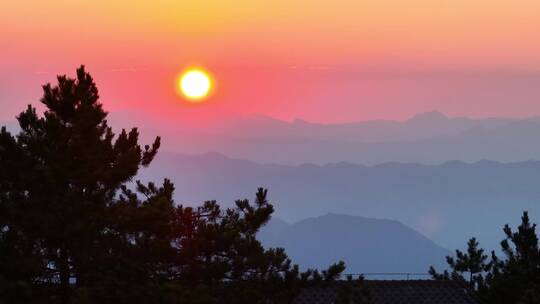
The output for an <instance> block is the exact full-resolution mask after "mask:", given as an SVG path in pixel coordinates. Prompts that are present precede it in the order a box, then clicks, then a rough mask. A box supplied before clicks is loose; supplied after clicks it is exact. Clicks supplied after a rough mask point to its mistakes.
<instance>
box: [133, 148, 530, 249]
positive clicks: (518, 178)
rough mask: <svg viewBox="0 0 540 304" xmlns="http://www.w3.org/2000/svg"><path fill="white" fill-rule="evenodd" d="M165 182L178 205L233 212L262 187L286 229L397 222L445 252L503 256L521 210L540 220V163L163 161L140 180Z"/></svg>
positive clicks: (163, 157) (217, 157)
mask: <svg viewBox="0 0 540 304" xmlns="http://www.w3.org/2000/svg"><path fill="white" fill-rule="evenodd" d="M165 177H168V178H170V179H172V181H173V182H174V183H175V185H176V189H177V190H176V199H177V202H179V203H185V204H193V205H198V204H200V203H201V202H203V201H205V200H210V199H216V200H218V201H219V202H221V203H223V204H224V205H231V204H232V202H234V200H235V199H238V198H252V197H253V193H255V190H256V188H257V187H259V186H264V187H267V188H269V194H270V200H271V201H272V203H273V204H274V205H275V207H276V217H279V218H283V219H284V220H286V221H289V222H296V221H299V220H302V219H306V218H309V217H318V216H321V215H324V214H327V213H340V214H348V215H359V216H364V217H369V218H386V219H394V220H398V221H400V222H402V223H403V224H405V225H407V226H409V227H412V228H413V229H415V230H417V231H419V232H421V233H422V234H424V235H426V236H427V237H429V238H430V239H432V240H434V241H435V242H436V243H438V244H441V245H442V246H444V247H445V248H458V247H462V246H463V245H464V243H465V241H466V240H467V239H468V238H469V237H472V236H476V237H478V238H479V240H480V242H481V244H483V245H485V246H486V247H488V248H498V244H499V241H500V240H501V238H502V235H503V234H502V230H501V228H502V226H503V225H504V224H505V223H510V224H513V223H517V222H518V221H519V217H520V214H521V212H522V211H523V210H529V211H530V213H531V216H532V218H533V219H539V218H540V208H539V206H540V204H539V202H540V187H539V184H540V162H538V161H526V162H517V163H506V164H505V163H498V162H491V161H480V162H475V163H464V162H459V161H450V162H446V163H444V164H441V165H421V164H400V163H386V164H381V165H376V166H365V165H357V164H351V163H335V164H327V165H298V166H289V165H275V164H258V163H255V162H250V161H244V160H238V159H232V158H228V157H226V156H223V155H221V154H217V153H208V154H202V155H182V154H174V153H161V154H160V155H158V157H157V159H156V160H155V162H154V163H153V165H152V166H150V167H149V168H147V169H145V170H143V171H142V172H141V178H143V179H144V180H154V181H158V180H161V179H162V178H165Z"/></svg>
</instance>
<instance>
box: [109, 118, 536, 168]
mask: <svg viewBox="0 0 540 304" xmlns="http://www.w3.org/2000/svg"><path fill="white" fill-rule="evenodd" d="M137 117H138V116H135V115H125V113H112V114H111V121H112V123H113V124H114V125H117V126H131V125H136V126H140V127H141V130H142V134H143V135H144V136H146V137H145V138H144V139H145V140H146V141H149V140H150V136H148V135H162V137H163V138H164V142H163V151H169V152H179V153H188V154H200V153H206V152H219V153H222V154H224V155H227V156H229V157H233V158H239V159H245V160H251V161H255V162H259V163H278V164H292V165H297V164H302V163H315V164H326V163H332V162H342V161H346V162H352V163H359V164H368V165H373V164H381V163H385V162H406V163H409V162H414V163H423V164H440V163H443V162H446V161H449V160H461V161H466V162H476V161H480V160H483V159H488V160H493V161H500V162H512V161H523V160H530V159H540V158H539V157H540V140H538V134H540V119H538V118H536V117H531V118H526V119H509V118H486V119H470V118H449V117H447V116H445V115H444V114H442V113H440V112H428V113H423V114H419V115H416V116H413V117H411V118H410V119H408V120H405V121H388V120H373V121H363V122H353V123H344V124H319V123H311V122H306V121H303V120H295V121H292V122H286V121H281V120H277V119H273V118H269V117H265V116H255V117H234V118H228V119H223V120H221V121H217V122H213V125H212V126H211V127H209V128H208V129H205V128H204V126H198V127H197V128H195V127H188V126H185V125H183V123H182V119H181V118H179V119H178V123H177V124H175V125H174V126H171V127H167V128H165V127H159V121H157V122H155V123H153V122H150V121H149V120H148V119H146V118H145V116H142V117H141V118H137Z"/></svg>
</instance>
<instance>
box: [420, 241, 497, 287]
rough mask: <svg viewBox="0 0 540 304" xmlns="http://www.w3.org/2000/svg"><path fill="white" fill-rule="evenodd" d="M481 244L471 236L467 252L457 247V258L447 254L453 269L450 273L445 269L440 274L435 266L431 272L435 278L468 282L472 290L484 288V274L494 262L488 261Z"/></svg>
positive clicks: (447, 259) (447, 260) (448, 261)
mask: <svg viewBox="0 0 540 304" xmlns="http://www.w3.org/2000/svg"><path fill="white" fill-rule="evenodd" d="M479 245H480V244H479V243H478V241H477V240H476V238H471V239H470V240H469V241H468V242H467V251H466V252H462V251H461V250H457V249H456V256H455V258H454V257H452V256H447V257H446V262H447V264H448V266H449V267H450V268H451V270H452V271H451V272H450V273H449V272H448V271H444V272H443V273H442V274H439V273H437V271H436V270H435V268H433V267H430V269H429V273H430V274H431V275H432V277H433V278H435V279H453V280H455V281H458V282H460V283H461V284H466V285H468V286H469V288H470V289H471V290H479V289H482V288H483V287H484V283H485V279H484V274H485V273H486V272H488V271H490V269H491V266H492V264H491V263H490V262H488V256H487V255H486V254H484V249H482V248H480V247H479Z"/></svg>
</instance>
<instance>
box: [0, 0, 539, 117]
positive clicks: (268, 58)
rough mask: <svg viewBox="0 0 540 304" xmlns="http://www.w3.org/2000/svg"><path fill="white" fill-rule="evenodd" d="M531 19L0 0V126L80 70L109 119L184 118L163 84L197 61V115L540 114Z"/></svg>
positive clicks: (385, 0)
mask: <svg viewBox="0 0 540 304" xmlns="http://www.w3.org/2000/svg"><path fill="white" fill-rule="evenodd" d="M539 13H540V1H537V0H534V1H533V0H521V1H513V2H510V1H500V0H489V1H487V0H478V1H470V0H468V1H467V0H453V1H444V0H441V1H434V0H431V1H428V0H408V1H405V0H403V1H402V0H393V1H391V0H378V1H344V0H333V1H319V0H311V1H282V0H274V1H256V0H250V1H248V0H237V1H224V0H222V1H165V0H153V1H151V0H138V1H110V0H109V1H107V0H94V1H59V0H56V1H37V0H26V1H2V2H1V3H0V37H2V39H1V40H0V67H1V70H0V105H1V106H2V107H3V109H4V110H5V111H3V112H4V116H2V115H0V120H4V119H7V118H6V117H5V116H9V117H11V116H13V114H14V113H16V112H17V111H18V110H20V109H22V107H21V105H24V104H26V103H28V102H33V101H35V100H37V98H38V97H39V84H41V83H42V82H44V81H52V80H53V75H54V74H58V73H68V74H69V73H71V74H72V73H73V71H74V69H75V67H76V66H77V65H79V64H81V63H84V64H86V65H87V66H88V69H89V70H90V72H93V73H94V74H95V76H96V79H97V80H98V81H100V83H99V85H100V88H102V96H103V97H104V99H106V100H104V102H106V103H107V108H109V109H111V110H121V109H126V108H128V109H143V110H147V109H149V108H152V109H153V110H156V111H158V112H159V109H161V110H162V111H165V109H167V112H170V109H172V108H175V107H179V108H181V107H182V106H183V104H181V103H179V104H176V102H177V101H178V100H176V99H175V98H176V96H174V89H173V88H172V87H171V86H172V85H171V83H170V82H171V81H173V80H174V77H175V76H176V75H175V73H176V72H177V71H179V70H181V69H183V67H185V66H186V65H190V64H200V65H203V66H206V67H207V68H208V69H210V70H211V71H212V72H213V73H214V74H215V75H216V77H217V79H216V81H217V83H218V84H219V85H220V87H219V88H220V90H218V91H216V94H215V96H214V97H213V100H211V102H210V103H209V104H208V105H205V106H204V107H202V108H201V109H198V110H196V111H206V112H215V113H217V112H219V113H222V112H230V113H240V114H252V113H261V114H267V115H272V116H277V117H280V118H284V119H292V118H295V117H300V118H305V119H309V120H317V121H348V120H359V119H370V118H404V117H407V116H409V115H412V114H414V113H417V112H422V111H427V110H432V109H438V110H441V111H444V112H446V113H448V114H450V115H469V116H493V115H498V116H523V115H529V114H540V105H537V104H538V102H537V101H538V98H540V89H537V87H540V18H538V15H539ZM29 87H31V88H29ZM148 100H152V101H151V102H149V101H148ZM184 110H186V109H183V108H182V109H179V111H184ZM187 111H195V110H187Z"/></svg>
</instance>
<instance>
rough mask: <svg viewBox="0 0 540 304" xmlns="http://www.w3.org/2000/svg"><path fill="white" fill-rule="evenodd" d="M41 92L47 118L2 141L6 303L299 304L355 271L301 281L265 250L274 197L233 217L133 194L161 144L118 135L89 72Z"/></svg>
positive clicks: (147, 191) (25, 121)
mask: <svg viewBox="0 0 540 304" xmlns="http://www.w3.org/2000/svg"><path fill="white" fill-rule="evenodd" d="M43 89H44V95H43V98H42V99H41V102H42V103H43V105H44V106H45V107H46V111H45V113H44V114H43V115H42V116H40V115H38V113H37V112H36V109H35V108H33V107H32V106H28V108H27V110H26V111H24V112H23V113H21V114H20V115H19V116H18V121H19V125H20V128H21V132H20V133H19V134H18V135H17V136H12V135H11V134H10V133H9V132H7V131H6V129H5V128H2V129H1V130H0V256H1V257H2V258H1V259H0V303H2V304H3V302H6V303H13V302H16V303H25V302H28V303H61V304H71V303H118V304H123V303H126V304H127V303H129V304H134V303H171V304H172V303H226V304H228V303H231V304H233V303H289V302H290V301H291V300H292V298H294V296H295V295H296V294H297V292H298V291H299V290H300V289H301V288H303V287H306V286H312V285H314V284H320V283H323V282H331V281H333V280H336V279H337V278H338V277H339V275H340V274H341V272H342V271H343V270H344V269H345V265H344V263H343V262H339V263H336V264H333V265H331V266H330V267H329V268H328V269H327V270H325V271H322V272H319V271H316V270H307V271H304V272H301V271H300V270H299V267H298V266H297V265H293V264H292V262H291V260H290V259H289V258H288V257H287V255H286V253H285V251H284V250H283V249H282V248H271V249H265V248H263V246H262V245H261V243H260V242H259V241H258V240H257V238H256V234H257V232H258V231H259V229H260V228H261V227H262V226H263V225H264V224H265V223H267V222H268V220H269V219H270V217H271V215H272V213H273V211H274V208H273V206H272V204H270V203H269V202H268V200H267V190H266V189H263V188H260V189H259V190H258V191H257V193H256V198H255V201H254V202H251V201H249V200H238V201H236V204H235V207H234V208H228V209H225V210H223V209H221V207H220V206H219V204H218V203H217V202H216V201H209V202H206V203H204V204H203V206H201V207H197V208H193V207H184V206H182V205H179V206H177V205H175V203H174V200H173V194H174V185H173V184H172V183H171V182H170V181H169V180H165V181H164V182H163V184H162V185H159V186H158V185H156V184H154V183H151V182H150V183H147V184H144V183H141V182H139V181H136V182H135V183H133V182H132V180H133V179H134V177H135V176H136V175H137V172H138V170H139V169H140V168H141V167H144V166H148V165H149V164H150V163H151V162H152V160H153V158H154V157H155V155H156V153H157V151H158V149H159V146H160V139H159V137H158V138H156V140H155V141H154V143H153V144H152V145H151V146H148V145H147V146H145V147H144V148H142V147H141V146H140V145H139V143H138V136H139V134H138V131H137V129H135V128H134V129H131V130H130V131H125V130H122V131H121V132H120V133H119V134H118V135H115V134H114V133H113V131H112V129H111V128H110V127H109V126H108V124H107V120H106V118H107V113H106V112H105V111H104V110H103V109H102V105H101V104H100V103H99V102H98V99H99V95H98V90H97V88H96V85H95V83H94V81H93V79H92V77H91V76H90V75H89V74H88V73H86V71H85V69H84V66H81V67H80V68H79V69H78V70H77V77H76V79H71V78H68V77H66V76H59V77H58V84H57V85H56V86H54V87H53V86H51V85H49V84H48V85H45V86H44V87H43Z"/></svg>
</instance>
